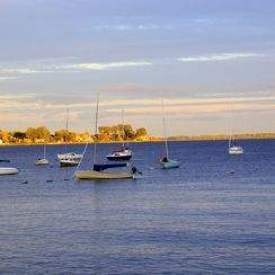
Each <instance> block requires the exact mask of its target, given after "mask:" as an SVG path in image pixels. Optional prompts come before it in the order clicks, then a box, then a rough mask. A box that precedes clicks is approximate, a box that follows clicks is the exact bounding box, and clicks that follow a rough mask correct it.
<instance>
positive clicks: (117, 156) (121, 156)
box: [106, 146, 133, 161]
mask: <svg viewBox="0 0 275 275" xmlns="http://www.w3.org/2000/svg"><path fill="white" fill-rule="evenodd" d="M132 155H133V153H132V151H131V150H130V149H129V148H127V147H125V146H122V148H121V149H119V150H115V151H113V152H112V153H111V154H108V155H107V156H106V158H107V159H108V160H111V161H121V160H122V161H127V160H130V159H131V158H132Z"/></svg>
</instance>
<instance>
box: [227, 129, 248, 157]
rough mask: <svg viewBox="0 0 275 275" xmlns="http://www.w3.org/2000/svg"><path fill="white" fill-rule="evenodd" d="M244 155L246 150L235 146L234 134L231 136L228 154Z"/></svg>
mask: <svg viewBox="0 0 275 275" xmlns="http://www.w3.org/2000/svg"><path fill="white" fill-rule="evenodd" d="M243 153H244V149H243V148H242V147H241V146H238V145H236V144H233V141H232V134H231V133H230V135H229V141H228V154H229V155H242V154H243Z"/></svg>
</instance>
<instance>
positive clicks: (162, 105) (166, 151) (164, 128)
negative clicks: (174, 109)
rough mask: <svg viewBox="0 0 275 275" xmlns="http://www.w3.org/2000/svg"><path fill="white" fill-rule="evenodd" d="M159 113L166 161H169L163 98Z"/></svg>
mask: <svg viewBox="0 0 275 275" xmlns="http://www.w3.org/2000/svg"><path fill="white" fill-rule="evenodd" d="M161 111H162V126H163V135H164V140H165V153H166V157H167V159H169V149H168V140H167V130H166V119H165V109H164V100H163V98H161Z"/></svg>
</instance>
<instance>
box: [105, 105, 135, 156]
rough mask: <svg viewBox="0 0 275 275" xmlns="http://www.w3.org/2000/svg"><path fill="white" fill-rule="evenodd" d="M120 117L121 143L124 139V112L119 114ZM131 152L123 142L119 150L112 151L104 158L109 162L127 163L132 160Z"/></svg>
mask: <svg viewBox="0 0 275 275" xmlns="http://www.w3.org/2000/svg"><path fill="white" fill-rule="evenodd" d="M121 116H122V127H123V129H122V131H123V141H124V139H125V129H124V123H125V122H124V110H122V113H121ZM132 156H133V152H132V151H131V150H130V149H129V148H128V147H127V146H126V145H125V143H124V142H123V144H122V146H121V148H119V149H117V150H114V151H113V152H112V153H110V154H108V155H107V156H106V158H107V159H108V160H111V161H128V160H130V159H131V158H132Z"/></svg>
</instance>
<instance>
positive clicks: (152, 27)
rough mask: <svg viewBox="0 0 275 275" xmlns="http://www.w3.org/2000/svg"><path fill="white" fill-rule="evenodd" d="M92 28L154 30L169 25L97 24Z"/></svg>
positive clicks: (168, 28) (103, 29)
mask: <svg viewBox="0 0 275 275" xmlns="http://www.w3.org/2000/svg"><path fill="white" fill-rule="evenodd" d="M91 29H92V30H96V31H117V32H124V31H154V30H160V29H161V30H170V29H172V26H171V25H159V24H152V23H147V24H144V23H143V24H99V25H94V26H92V27H91Z"/></svg>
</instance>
